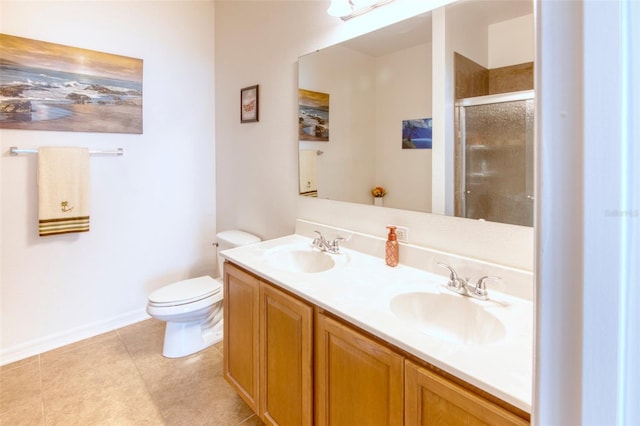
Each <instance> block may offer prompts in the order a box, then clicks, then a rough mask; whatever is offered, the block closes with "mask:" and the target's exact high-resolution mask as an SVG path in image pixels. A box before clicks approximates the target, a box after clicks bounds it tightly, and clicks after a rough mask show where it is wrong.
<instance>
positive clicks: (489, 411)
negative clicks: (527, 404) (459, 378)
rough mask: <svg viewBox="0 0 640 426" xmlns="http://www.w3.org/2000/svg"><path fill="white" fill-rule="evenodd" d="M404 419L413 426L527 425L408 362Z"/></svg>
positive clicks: (455, 385) (491, 404) (408, 425)
mask: <svg viewBox="0 0 640 426" xmlns="http://www.w3.org/2000/svg"><path fill="white" fill-rule="evenodd" d="M405 372H406V377H405V386H406V388H405V419H406V424H407V426H414V425H446V426H455V425H465V426H470V425H491V426H497V425H528V424H529V422H527V421H526V420H524V419H523V418H521V417H519V416H517V415H515V414H513V413H511V412H509V411H507V410H506V409H504V408H502V407H500V406H498V405H495V404H493V403H492V402H490V401H487V400H486V399H484V398H482V397H481V396H479V395H476V394H475V393H473V392H471V391H469V390H467V389H465V388H463V387H461V386H459V385H457V384H456V383H453V382H451V381H449V380H447V379H446V378H444V377H442V376H440V375H439V374H436V373H434V372H432V371H429V370H427V369H425V368H422V367H420V366H418V365H416V364H414V363H412V362H410V361H407V362H406V365H405Z"/></svg>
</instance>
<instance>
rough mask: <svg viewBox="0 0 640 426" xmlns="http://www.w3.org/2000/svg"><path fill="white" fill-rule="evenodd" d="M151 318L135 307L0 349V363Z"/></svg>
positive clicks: (9, 361) (17, 359)
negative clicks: (100, 319)
mask: <svg viewBox="0 0 640 426" xmlns="http://www.w3.org/2000/svg"><path fill="white" fill-rule="evenodd" d="M148 318H151V317H150V316H149V314H147V312H146V310H145V309H144V308H143V309H137V310H135V311H132V312H128V313H126V314H122V315H118V316H117V317H114V318H111V319H108V320H105V321H97V322H94V323H90V324H86V325H83V326H80V327H76V328H73V329H71V330H67V331H63V332H60V333H55V334H51V335H49V336H46V337H42V338H39V339H34V340H32V341H30V342H26V343H22V344H20V345H16V346H13V347H8V348H4V349H2V350H0V365H5V364H9V363H12V362H15V361H20V360H21V359H25V358H28V357H30V356H34V355H38V354H41V353H43V352H47V351H50V350H52V349H56V348H59V347H62V346H65V345H68V344H70V343H75V342H78V341H80V340H84V339H87V338H89V337H94V336H97V335H99V334H103V333H107V332H109V331H113V330H115V329H118V328H121V327H125V326H127V325H131V324H134V323H136V322H140V321H143V320H145V319H148Z"/></svg>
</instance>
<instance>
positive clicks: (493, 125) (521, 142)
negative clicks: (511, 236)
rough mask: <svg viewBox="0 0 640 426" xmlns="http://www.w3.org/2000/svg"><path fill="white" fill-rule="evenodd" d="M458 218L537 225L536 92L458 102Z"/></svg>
mask: <svg viewBox="0 0 640 426" xmlns="http://www.w3.org/2000/svg"><path fill="white" fill-rule="evenodd" d="M456 116H457V117H456V122H457V131H456V136H457V143H456V162H457V165H458V167H456V170H457V173H456V188H457V189H456V196H455V211H456V216H461V217H467V218H471V219H483V220H488V221H492V222H501V223H509V224H514V225H523V226H533V129H534V127H533V118H534V92H533V91H523V92H513V93H504V94H499V95H488V96H479V97H475V98H466V99H461V100H459V101H457V102H456Z"/></svg>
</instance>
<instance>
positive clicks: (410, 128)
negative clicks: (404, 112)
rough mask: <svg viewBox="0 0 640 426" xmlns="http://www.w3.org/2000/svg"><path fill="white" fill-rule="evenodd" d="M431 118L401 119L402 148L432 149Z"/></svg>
mask: <svg viewBox="0 0 640 426" xmlns="http://www.w3.org/2000/svg"><path fill="white" fill-rule="evenodd" d="M431 135H432V119H431V118H419V119H415V120H402V149H432V136H431Z"/></svg>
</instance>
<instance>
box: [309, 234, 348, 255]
mask: <svg viewBox="0 0 640 426" xmlns="http://www.w3.org/2000/svg"><path fill="white" fill-rule="evenodd" d="M314 232H315V233H316V234H318V236H317V237H316V238H314V239H313V241H312V242H311V246H312V247H314V248H317V249H319V250H320V251H324V252H327V253H331V254H338V253H340V241H344V238H342V237H337V238H336V239H335V240H333V241H327V239H326V238H325V237H324V235H322V232H320V231H314Z"/></svg>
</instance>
